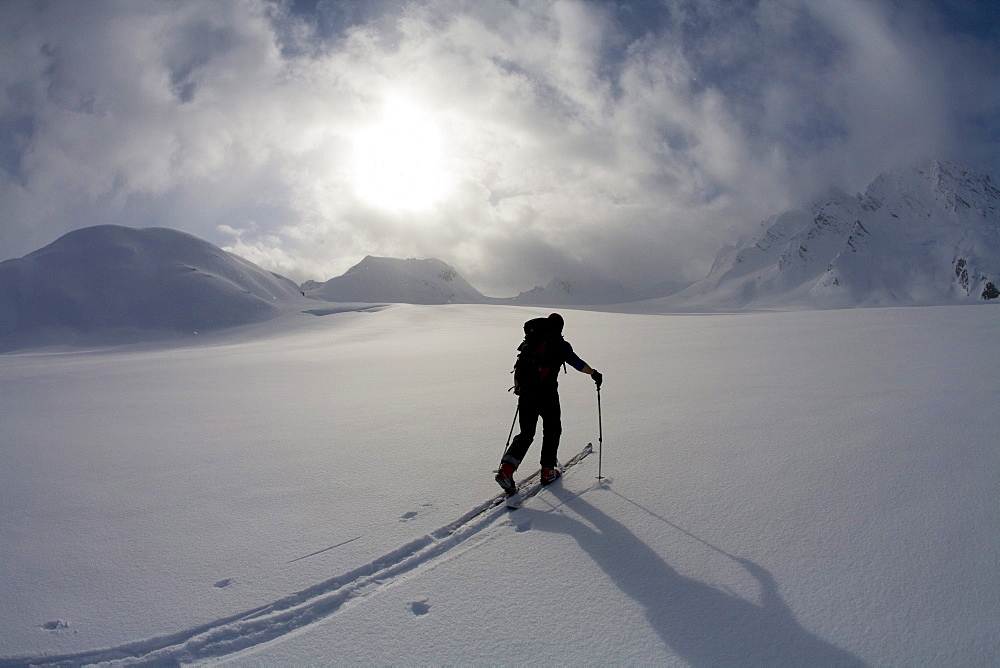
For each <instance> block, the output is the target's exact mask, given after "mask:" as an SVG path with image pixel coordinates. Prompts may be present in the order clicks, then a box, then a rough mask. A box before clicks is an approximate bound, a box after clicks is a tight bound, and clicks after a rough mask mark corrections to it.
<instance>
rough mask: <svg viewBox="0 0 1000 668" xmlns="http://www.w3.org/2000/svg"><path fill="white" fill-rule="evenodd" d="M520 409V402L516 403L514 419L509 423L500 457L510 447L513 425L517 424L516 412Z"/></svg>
mask: <svg viewBox="0 0 1000 668" xmlns="http://www.w3.org/2000/svg"><path fill="white" fill-rule="evenodd" d="M520 410H521V404H518V405H517V408H515V409H514V420H513V421H512V422H511V423H510V433H509V434H507V445H505V446H503V452H501V453H500V457H503V456H504V455H506V454H507V448H509V447H510V437H511V436H513V435H514V425H515V424H517V413H518V411H520Z"/></svg>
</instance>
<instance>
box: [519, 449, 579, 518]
mask: <svg viewBox="0 0 1000 668" xmlns="http://www.w3.org/2000/svg"><path fill="white" fill-rule="evenodd" d="M593 451H594V444H593V443H588V444H587V445H586V446H585V447H584V448H583V450H581V451H580V452H578V453H576V454H575V455H573V457H572V458H570V460H569V461H568V462H566V463H565V464H563V465H562V466H560V467H559V470H561V471H562V472H563V475H566V471H568V470H569V469H571V468H573V467H574V466H576V465H577V464H579V463H580V462H581V461H582V460H583V459H584V457H586V456H587V455H589V454H590V453H592V452H593ZM541 477H542V469H538V470H537V471H535V472H534V473H532V474H531V475H530V476H528V477H527V478H525V479H524V480H522V481H521V482H520V484H519V485H518V486H517V491H515V492H514V493H513V494H506V495H505V497H506V498H505V502H506V504H507V508H509V509H510V510H517V509H518V508H520V507H521V504H523V503H524V502H525V501H527V500H528V499H530V498H531V497H533V496H534V495H535V494H538V493H539V492H540V491H542V488H543V487H545V485H543V484H542V482H541ZM561 479H562V476H560V477H559V480H561Z"/></svg>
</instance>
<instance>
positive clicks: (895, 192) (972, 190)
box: [645, 161, 1000, 312]
mask: <svg viewBox="0 0 1000 668" xmlns="http://www.w3.org/2000/svg"><path fill="white" fill-rule="evenodd" d="M998 274H1000V190H998V189H997V188H996V187H995V186H993V185H992V183H991V182H990V180H989V177H987V176H984V175H982V174H977V173H975V172H972V171H970V170H968V169H966V168H963V167H961V166H959V165H955V164H952V163H947V162H940V161H934V162H932V163H930V164H929V165H925V166H923V167H921V168H913V169H906V170H895V171H891V172H886V173H884V174H882V175H880V176H879V177H878V178H877V179H875V180H874V181H873V182H872V184H871V185H870V186H869V187H868V189H867V191H866V193H865V194H864V195H859V196H852V195H848V194H847V193H844V192H842V191H837V190H831V191H830V192H828V193H826V194H825V196H823V197H821V198H819V199H817V200H816V202H815V203H814V204H813V205H812V206H810V207H807V208H805V209H802V210H798V211H788V212H785V213H783V214H780V215H776V216H773V217H771V218H769V219H768V220H765V221H763V222H762V223H761V231H760V234H759V235H758V236H757V237H756V238H755V239H753V240H752V241H749V242H747V243H744V244H742V245H741V246H739V247H727V248H724V249H723V250H722V251H720V253H719V255H718V256H717V257H716V261H715V263H714V265H713V268H712V271H711V273H710V274H709V275H708V276H707V277H706V278H704V279H703V280H701V281H698V282H696V283H694V284H693V285H692V286H690V287H688V288H687V289H686V290H683V291H681V292H679V293H678V294H676V295H673V296H669V297H666V298H662V299H658V300H655V301H654V302H653V303H652V304H650V305H648V307H647V308H646V309H645V310H647V311H651V312H657V311H661V312H662V311H671V312H676V311H678V310H691V311H702V310H704V309H706V308H712V309H714V310H733V309H746V308H752V309H758V310H759V309H764V308H784V309H786V308H789V307H794V308H852V307H858V306H865V307H870V306H909V305H939V304H954V303H981V302H983V301H988V300H991V299H996V298H997V296H998V295H1000V289H998V288H997V285H1000V276H998Z"/></svg>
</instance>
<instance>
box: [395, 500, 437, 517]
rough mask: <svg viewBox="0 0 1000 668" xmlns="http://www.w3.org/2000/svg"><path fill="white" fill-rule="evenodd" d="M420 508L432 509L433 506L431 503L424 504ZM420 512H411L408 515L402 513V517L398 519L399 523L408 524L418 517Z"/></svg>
mask: <svg viewBox="0 0 1000 668" xmlns="http://www.w3.org/2000/svg"><path fill="white" fill-rule="evenodd" d="M420 507H421V508H433V507H434V504H433V503H425V504H423V505H421V506H420ZM420 512H421V511H419V510H411V511H410V512H408V513H403V515H402V516H401V517H400V518H399V521H400V522H409V521H410V520H412V519H413V518H414V517H416V516H417V515H419V514H420Z"/></svg>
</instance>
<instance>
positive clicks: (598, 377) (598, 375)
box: [590, 369, 604, 387]
mask: <svg viewBox="0 0 1000 668" xmlns="http://www.w3.org/2000/svg"><path fill="white" fill-rule="evenodd" d="M590 377H591V378H593V379H594V382H595V383H597V387H600V386H601V383H603V382H604V376H602V375H601V372H600V371H598V370H597V369H594V373H592V374H590Z"/></svg>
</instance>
